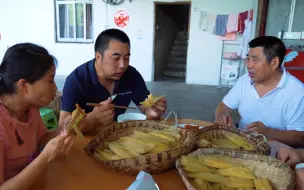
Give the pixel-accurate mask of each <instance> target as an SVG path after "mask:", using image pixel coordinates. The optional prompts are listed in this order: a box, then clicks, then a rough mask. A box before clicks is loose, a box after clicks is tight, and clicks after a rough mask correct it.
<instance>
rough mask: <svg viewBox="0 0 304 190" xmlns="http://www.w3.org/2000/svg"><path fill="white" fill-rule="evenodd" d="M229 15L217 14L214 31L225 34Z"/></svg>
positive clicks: (221, 34)
mask: <svg viewBox="0 0 304 190" xmlns="http://www.w3.org/2000/svg"><path fill="white" fill-rule="evenodd" d="M228 16H229V15H217V16H216V20H215V27H214V31H213V33H214V34H216V35H220V36H225V34H226V33H227V32H226V28H227V22H228Z"/></svg>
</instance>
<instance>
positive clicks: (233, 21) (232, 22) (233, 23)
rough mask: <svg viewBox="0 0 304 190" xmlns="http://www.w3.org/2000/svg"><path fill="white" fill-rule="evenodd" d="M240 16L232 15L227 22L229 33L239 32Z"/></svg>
mask: <svg viewBox="0 0 304 190" xmlns="http://www.w3.org/2000/svg"><path fill="white" fill-rule="evenodd" d="M238 18H239V15H238V14H230V15H229V17H228V22H227V28H226V31H227V33H232V32H237V30H238Z"/></svg>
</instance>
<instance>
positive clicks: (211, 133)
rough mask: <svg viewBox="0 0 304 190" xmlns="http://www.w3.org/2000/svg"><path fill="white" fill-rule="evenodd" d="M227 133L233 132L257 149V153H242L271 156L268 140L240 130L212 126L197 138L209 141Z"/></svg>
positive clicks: (201, 132) (199, 133) (204, 129)
mask: <svg viewBox="0 0 304 190" xmlns="http://www.w3.org/2000/svg"><path fill="white" fill-rule="evenodd" d="M227 132H231V133H235V134H237V135H239V136H240V137H242V138H243V139H244V140H246V141H248V142H249V143H250V144H252V145H253V146H254V147H255V148H256V150H255V151H248V150H240V151H243V152H244V153H246V152H248V153H258V154H262V155H270V152H271V147H270V146H269V144H268V143H267V139H266V138H265V137H264V136H263V135H250V134H247V133H245V132H243V131H241V130H240V129H237V128H233V127H226V126H220V125H211V126H208V127H204V128H202V129H200V130H199V132H198V133H197V138H198V136H201V137H204V138H205V139H207V140H209V139H211V138H221V137H223V136H224V135H225V133H227ZM197 146H198V145H197ZM200 148H205V147H200Z"/></svg>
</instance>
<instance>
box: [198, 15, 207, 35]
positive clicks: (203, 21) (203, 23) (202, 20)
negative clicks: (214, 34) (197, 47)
mask: <svg viewBox="0 0 304 190" xmlns="http://www.w3.org/2000/svg"><path fill="white" fill-rule="evenodd" d="M199 28H200V29H201V30H204V31H206V30H207V28H208V13H207V12H206V11H201V12H200V22H199Z"/></svg>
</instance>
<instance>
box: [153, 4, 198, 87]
mask: <svg viewBox="0 0 304 190" xmlns="http://www.w3.org/2000/svg"><path fill="white" fill-rule="evenodd" d="M187 4H188V5H189V18H188V34H189V32H190V20H191V5H192V3H191V1H177V2H163V1H154V6H153V8H154V11H153V14H154V17H153V20H154V21H153V66H152V81H155V52H156V51H155V45H156V40H155V38H156V7H157V5H187ZM188 40H189V39H188ZM186 79H187V68H186V73H185V83H186Z"/></svg>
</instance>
